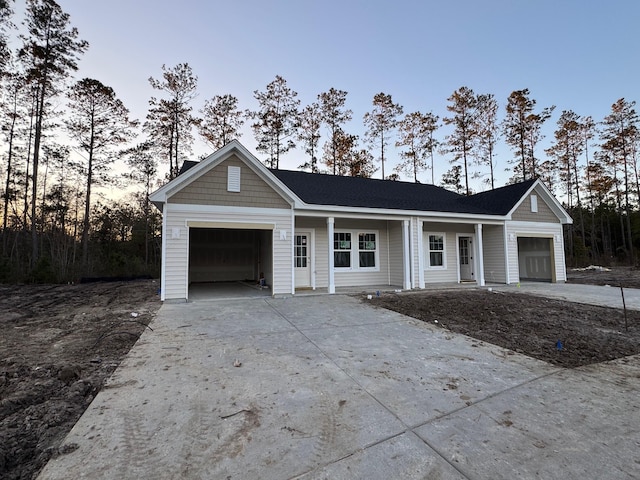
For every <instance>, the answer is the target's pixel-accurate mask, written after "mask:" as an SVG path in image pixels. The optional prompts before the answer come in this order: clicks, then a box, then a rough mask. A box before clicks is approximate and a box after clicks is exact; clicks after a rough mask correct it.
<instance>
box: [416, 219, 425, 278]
mask: <svg viewBox="0 0 640 480" xmlns="http://www.w3.org/2000/svg"><path fill="white" fill-rule="evenodd" d="M422 224H423V222H422V220H420V219H418V251H417V252H416V253H417V255H418V288H424V249H423V247H422V237H423V234H422V228H423V226H422Z"/></svg>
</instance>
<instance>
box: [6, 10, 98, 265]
mask: <svg viewBox="0 0 640 480" xmlns="http://www.w3.org/2000/svg"><path fill="white" fill-rule="evenodd" d="M25 25H26V27H27V31H28V35H22V36H21V39H22V42H23V43H22V47H21V48H20V51H19V52H18V58H19V59H20V60H21V61H22V63H23V64H24V66H25V70H26V74H27V81H28V82H30V83H33V85H34V86H35V92H36V97H35V99H36V103H35V108H34V119H35V122H34V123H35V128H34V135H33V150H32V154H33V159H32V165H33V166H32V173H31V178H32V185H33V188H32V192H31V220H32V221H31V241H32V254H31V264H32V266H34V265H35V262H37V260H38V256H39V249H38V238H37V237H38V231H37V224H36V218H37V216H36V202H37V197H36V195H37V191H38V164H39V159H40V148H41V145H40V144H41V142H42V135H43V127H44V125H45V119H46V118H47V116H48V115H50V113H51V112H50V110H49V109H48V108H47V106H48V100H49V99H50V98H51V97H53V96H54V95H56V94H57V93H58V92H59V91H60V89H61V87H62V85H63V82H64V80H65V79H66V78H67V77H68V76H69V75H70V74H71V72H73V71H75V70H77V69H78V65H77V61H78V57H79V55H80V54H82V53H84V51H85V50H86V49H87V48H88V46H89V44H88V43H87V42H86V41H84V40H78V30H77V29H76V28H70V27H69V15H68V14H67V13H65V12H63V11H62V9H61V8H60V6H59V5H58V4H57V3H56V2H54V1H53V0H27V9H26V18H25Z"/></svg>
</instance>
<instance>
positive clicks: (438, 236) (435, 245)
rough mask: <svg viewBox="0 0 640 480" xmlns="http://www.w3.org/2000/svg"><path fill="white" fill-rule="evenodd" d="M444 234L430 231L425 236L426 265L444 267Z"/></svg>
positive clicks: (436, 267) (435, 267) (437, 267)
mask: <svg viewBox="0 0 640 480" xmlns="http://www.w3.org/2000/svg"><path fill="white" fill-rule="evenodd" d="M444 246H445V235H444V233H430V234H428V236H427V242H426V247H427V267H428V268H434V269H444V268H446V265H445V250H444Z"/></svg>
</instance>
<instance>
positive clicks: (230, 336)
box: [39, 287, 640, 480]
mask: <svg viewBox="0 0 640 480" xmlns="http://www.w3.org/2000/svg"><path fill="white" fill-rule="evenodd" d="M601 288H605V287H601ZM610 291H611V289H609V292H610ZM603 292H607V290H603ZM151 326H152V328H153V331H151V330H146V331H145V332H144V334H143V335H142V337H141V338H140V340H139V341H138V343H137V344H136V345H135V346H134V348H133V349H132V350H131V352H130V353H129V355H128V357H127V358H126V359H125V361H124V362H123V363H122V365H121V366H120V367H119V368H118V370H117V371H116V372H115V373H114V375H113V376H112V378H111V379H110V380H109V382H108V384H107V385H106V386H105V387H104V388H103V390H102V391H101V392H100V394H99V395H98V396H97V397H96V399H95V400H94V402H93V403H92V404H91V406H90V407H89V409H88V410H87V412H86V413H85V414H84V415H83V417H82V418H81V419H80V421H79V422H78V424H76V426H75V427H74V428H73V430H72V431H71V432H70V434H69V436H68V437H67V439H66V440H65V445H66V447H65V448H63V451H65V452H67V453H65V454H62V455H60V456H58V457H57V458H54V459H52V461H51V462H49V464H48V465H47V467H45V470H44V471H43V472H42V474H41V476H40V477H39V478H40V479H41V480H51V479H67V478H101V479H140V478H155V479H174V478H185V479H200V478H221V479H294V478H295V479H298V478H304V479H326V478H331V479H354V478H355V479H359V478H366V479H389V478H404V479H424V478H434V479H435V478H439V479H474V480H475V479H492V480H493V479H512V478H527V479H528V478H560V477H561V478H565V479H581V480H582V479H600V478H607V479H632V478H639V477H640V423H639V422H638V418H640V400H639V399H640V384H639V383H638V378H640V356H635V357H629V358H625V359H621V360H619V361H614V362H609V363H604V364H598V365H593V366H589V367H583V368H578V369H573V370H567V369H561V368H558V367H554V366H551V365H549V364H546V363H544V362H541V361H538V360H535V359H531V358H529V357H526V356H523V355H520V354H517V353H514V352H511V351H507V350H504V349H502V348H499V347H496V346H494V345H489V344H485V343H483V342H479V341H477V340H474V339H472V338H469V337H465V336H463V335H457V334H452V333H450V332H448V331H446V330H442V329H437V328H435V327H433V326H431V325H428V324H425V323H423V322H419V321H416V320H413V319H410V318H408V317H405V316H403V315H400V314H398V313H395V312H391V311H387V310H383V309H377V308H373V307H371V306H370V305H368V304H367V303H366V302H364V303H363V302H361V301H360V300H359V299H356V298H353V297H348V296H343V295H331V296H330V295H314V296H302V297H294V298H280V299H273V298H267V299H258V298H256V299H240V300H234V301H229V300H225V301H214V302H212V301H206V302H196V301H194V302H192V303H186V304H184V303H183V304H165V305H163V307H162V308H161V310H160V312H159V314H158V316H157V317H156V319H155V320H154V322H153V323H152V324H151Z"/></svg>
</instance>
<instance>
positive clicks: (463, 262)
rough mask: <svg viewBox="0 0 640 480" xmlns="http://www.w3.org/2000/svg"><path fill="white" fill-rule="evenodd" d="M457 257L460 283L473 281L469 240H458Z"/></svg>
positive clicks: (462, 238)
mask: <svg viewBox="0 0 640 480" xmlns="http://www.w3.org/2000/svg"><path fill="white" fill-rule="evenodd" d="M458 250H459V253H458V257H459V258H460V281H462V282H464V281H469V280H473V251H472V249H471V238H469V237H459V238H458Z"/></svg>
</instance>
